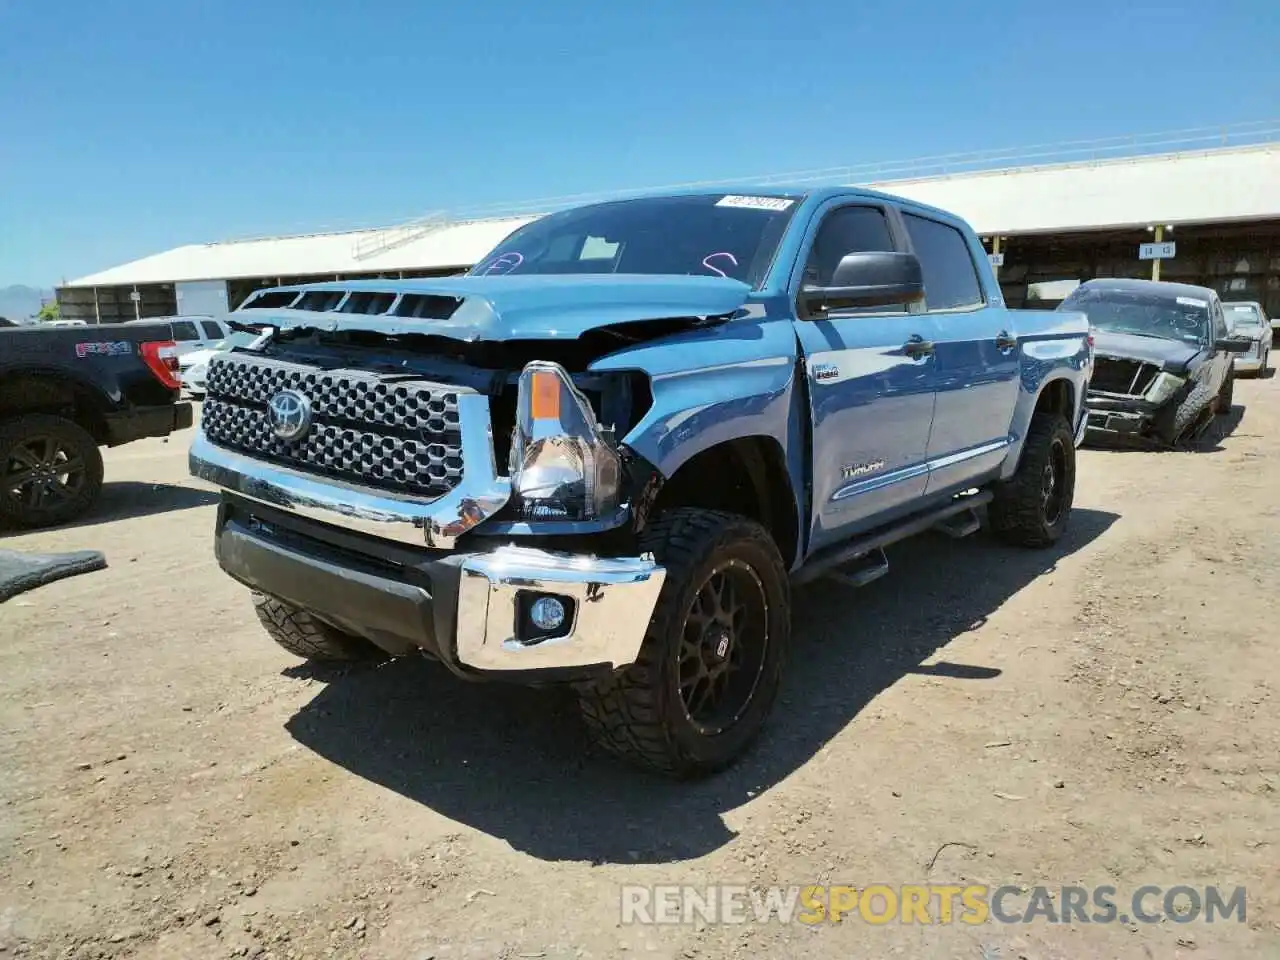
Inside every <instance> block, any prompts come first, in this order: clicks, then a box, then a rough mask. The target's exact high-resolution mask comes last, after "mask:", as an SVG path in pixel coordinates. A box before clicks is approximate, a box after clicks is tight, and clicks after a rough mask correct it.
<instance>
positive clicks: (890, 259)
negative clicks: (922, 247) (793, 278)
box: [801, 250, 924, 314]
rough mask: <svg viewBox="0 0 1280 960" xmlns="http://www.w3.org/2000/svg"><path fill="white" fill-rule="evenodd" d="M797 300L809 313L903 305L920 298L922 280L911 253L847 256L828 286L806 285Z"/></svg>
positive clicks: (922, 289) (918, 267) (916, 261)
mask: <svg viewBox="0 0 1280 960" xmlns="http://www.w3.org/2000/svg"><path fill="white" fill-rule="evenodd" d="M801 298H802V300H803V302H804V306H805V308H806V310H808V312H809V313H811V314H812V313H822V312H824V311H827V310H832V309H839V308H841V307H885V306H891V305H893V306H896V305H905V304H908V303H915V302H916V301H918V300H922V299H924V277H923V275H922V274H921V272H920V261H919V260H918V259H916V256H915V254H912V253H890V252H886V251H879V250H877V251H868V252H865V253H850V254H847V255H846V256H845V257H843V258H842V259H841V261H840V263H839V264H838V265H837V266H836V269H835V272H834V273H833V274H832V276H831V286H829V287H812V286H806V287H805V288H804V289H803V290H802V291H801Z"/></svg>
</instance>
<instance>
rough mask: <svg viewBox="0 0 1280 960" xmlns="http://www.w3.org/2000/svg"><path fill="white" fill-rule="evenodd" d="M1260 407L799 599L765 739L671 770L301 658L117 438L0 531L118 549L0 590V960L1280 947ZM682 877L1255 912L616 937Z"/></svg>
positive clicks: (53, 544)
mask: <svg viewBox="0 0 1280 960" xmlns="http://www.w3.org/2000/svg"><path fill="white" fill-rule="evenodd" d="M1278 398H1280V386H1277V384H1276V383H1275V382H1274V381H1273V380H1271V379H1263V380H1258V381H1241V382H1240V383H1239V384H1238V385H1237V387H1236V403H1237V406H1236V408H1235V410H1234V411H1233V413H1232V415H1231V416H1229V417H1227V418H1224V419H1223V420H1222V421H1220V423H1219V426H1218V428H1217V434H1216V435H1215V436H1214V437H1212V438H1210V439H1208V440H1207V441H1206V443H1205V444H1204V445H1203V449H1201V450H1199V451H1196V452H1179V453H1141V452H1126V451H1094V450H1088V451H1082V453H1081V455H1080V465H1079V470H1080V478H1079V485H1078V488H1077V495H1076V510H1075V514H1074V516H1073V519H1072V528H1071V531H1070V533H1069V535H1068V537H1067V538H1066V539H1065V540H1064V542H1062V543H1061V544H1060V545H1059V546H1057V547H1056V548H1054V549H1051V550H1048V551H1020V550H1014V549H1009V548H1005V547H1001V546H998V545H996V544H995V543H993V542H992V541H991V540H990V539H989V538H987V537H986V536H984V535H978V536H974V537H970V538H968V539H966V540H962V541H952V540H948V539H946V538H944V537H941V536H934V535H929V536H924V537H920V538H917V539H916V540H914V541H911V542H908V543H905V544H902V545H900V546H899V547H897V548H895V549H894V550H892V551H891V553H890V561H891V563H892V567H893V569H892V570H891V572H890V574H889V576H887V577H885V578H883V579H881V580H879V581H877V582H876V583H874V584H872V585H871V586H869V587H867V588H866V589H864V590H861V591H852V590H849V589H847V588H844V587H839V586H835V585H830V584H819V585H817V586H814V587H810V588H806V589H803V590H801V591H798V592H797V594H796V607H797V609H796V615H795V616H796V638H795V648H794V651H793V654H792V658H791V664H790V667H789V672H788V675H787V678H786V680H785V683H784V688H783V694H782V700H781V702H780V704H779V707H778V709H777V711H776V712H775V714H774V716H773V719H772V723H771V726H770V729H769V731H768V733H767V734H766V736H765V737H764V738H763V739H762V740H761V742H760V743H759V744H758V746H757V748H756V749H755V750H754V751H753V752H752V753H751V754H750V755H749V756H747V757H746V758H745V759H744V761H743V762H741V763H740V764H739V765H738V766H736V767H735V768H733V769H732V770H731V771H729V772H727V773H726V774H724V775H722V776H719V777H717V778H715V779H712V780H709V781H705V782H701V783H696V784H683V785H681V784H670V783H666V782H663V781H659V780H655V779H652V778H650V777H647V776H645V775H643V774H640V773H636V772H634V771H632V770H630V769H628V768H626V767H623V766H619V765H617V764H615V763H613V762H611V761H609V760H607V759H605V758H603V757H601V756H600V755H598V754H596V753H595V752H593V751H592V750H591V749H590V748H589V746H588V744H587V742H586V740H585V737H584V734H583V731H582V729H581V726H580V723H579V721H578V718H577V714H576V710H575V708H574V705H573V703H572V701H571V700H570V699H569V698H568V697H566V696H565V695H564V694H563V692H561V691H556V690H543V691H534V690H525V689H520V688H506V687H501V686H492V685H473V684H465V683H462V682H460V681H457V680H455V679H454V678H453V677H452V676H451V675H449V674H448V673H447V672H445V671H444V670H443V669H442V668H440V667H439V666H437V665H433V664H432V663H430V662H426V661H397V662H392V663H390V664H387V665H385V666H382V667H377V668H370V667H355V668H349V669H345V670H320V669H315V668H312V667H309V666H307V665H305V664H303V663H300V662H299V661H297V660H296V659H294V658H292V657H290V656H289V655H288V654H286V653H284V652H283V651H281V650H279V649H278V648H276V647H275V646H274V645H273V644H272V643H270V642H269V641H268V639H267V638H266V636H265V634H264V633H263V632H262V630H261V628H260V627H259V625H258V623H257V620H256V619H255V617H254V616H253V613H252V610H251V607H250V604H249V598H248V595H247V593H246V592H245V590H244V589H243V588H242V587H240V586H239V585H238V584H236V583H234V582H233V581H231V580H230V579H229V578H227V577H226V576H224V575H222V574H221V572H220V571H219V570H218V569H217V567H216V565H215V563H214V560H213V555H212V527H213V521H214V512H215V506H214V504H215V501H216V498H215V496H214V495H213V493H211V492H210V491H209V489H208V488H205V487H203V486H202V485H201V484H199V483H198V482H196V481H194V480H192V479H191V478H189V477H188V476H187V474H186V447H187V444H188V443H189V441H190V436H189V435H180V436H175V437H174V438H172V439H171V440H170V441H168V442H163V441H159V440H157V441H143V442H140V443H137V444H132V445H129V446H126V447H122V448H119V449H116V450H112V451H109V452H108V453H107V484H106V487H105V489H104V495H103V501H102V505H101V507H100V509H99V510H98V511H97V512H96V513H95V515H94V516H93V517H92V518H90V520H89V521H87V522H83V523H80V524H77V525H74V526H70V527H66V528H63V529H59V530H52V531H45V532H40V533H34V534H27V535H22V536H8V537H5V538H4V539H3V541H2V542H3V545H4V546H5V547H9V548H15V549H23V550H33V551H41V552H54V551H61V550H73V549H95V550H102V551H104V552H105V553H106V555H107V558H108V561H109V564H110V565H109V568H108V569H106V570H104V571H101V572H97V573H91V574H87V575H84V576H79V577H75V578H73V579H70V580H65V581H61V582H58V583H54V584H51V585H49V586H46V587H43V588H40V589H39V590H36V591H33V592H30V593H27V594H24V595H22V596H20V597H17V598H15V599H13V600H10V601H9V602H8V603H6V604H4V605H3V606H2V607H0V738H2V739H0V742H2V744H3V746H2V748H0V960H3V958H8V957H47V958H123V957H137V958H155V960H173V958H185V957H192V958H201V960H207V958H221V957H237V956H241V957H258V958H276V960H283V958H311V957H330V956H332V957H379V958H381V957H387V958H407V960H426V958H428V957H435V958H437V960H445V958H453V957H488V958H499V957H500V958H514V957H547V958H562V957H563V958H570V957H593V958H613V957H625V956H652V957H660V958H667V957H670V958H721V957H742V958H748V957H786V958H789V957H806V958H809V957H812V958H851V957H868V958H870V957H876V958H882V957H891V956H903V957H910V958H914V957H962V958H971V960H995V958H999V960H1012V958H1053V957H1059V958H1064V960H1065V958H1071V960H1079V958H1091V957H1099V958H1102V957H1107V958H1115V957H1124V958H1127V957H1143V958H1148V957H1154V958H1166V957H1178V956H1185V957H1215V958H1216V957H1244V956H1251V957H1252V956H1259V955H1265V956H1275V955H1280V875H1278V873H1277V870H1276V863H1277V860H1276V856H1277V846H1276V844H1280V803H1278V802H1277V801H1278V800H1280V794H1278V793H1277V790H1280V735H1278V731H1280V714H1278V713H1277V710H1276V706H1277V689H1276V688H1277V684H1278V683H1280V674H1278V672H1277V667H1276V662H1277V658H1276V653H1277V646H1278V644H1280V640H1278V639H1277V634H1276V629H1275V624H1276V620H1275V613H1274V611H1275V605H1274V601H1273V586H1272V584H1273V579H1274V577H1275V574H1274V573H1273V571H1275V570H1277V569H1280V520H1278V519H1277V513H1276V510H1277V508H1276V494H1275V491H1276V490H1277V489H1278V488H1280V450H1278V448H1277V445H1276V438H1277V437H1280V399H1278ZM679 883H691V884H697V885H706V884H709V883H723V884H748V885H757V886H766V885H769V884H781V885H784V886H789V885H807V884H826V883H832V884H851V885H855V886H857V887H860V888H861V887H866V886H867V885H870V884H877V883H882V884H887V885H890V886H897V885H900V884H957V885H966V884H975V883H985V884H990V885H991V886H993V887H995V886H1000V885H1003V884H1013V885H1017V886H1020V887H1025V888H1028V889H1029V890H1030V889H1031V888H1034V887H1035V886H1037V885H1045V886H1047V887H1049V888H1050V889H1051V890H1060V889H1061V888H1062V886H1064V885H1080V886H1086V887H1093V886H1095V885H1099V884H1107V885H1111V886H1114V887H1115V888H1116V889H1117V891H1118V894H1117V897H1116V899H1117V901H1118V902H1120V904H1121V906H1124V905H1125V904H1126V903H1127V902H1128V901H1127V898H1128V896H1129V895H1130V894H1131V893H1132V892H1133V891H1134V890H1136V889H1137V888H1138V887H1141V886H1142V885H1144V884H1154V885H1158V886H1161V887H1163V888H1166V889H1167V888H1169V887H1172V886H1174V885H1177V884H1187V885H1190V886H1192V887H1198V888H1201V889H1203V888H1204V887H1205V886H1206V885H1215V884H1216V885H1219V886H1222V887H1224V888H1226V889H1227V890H1230V889H1233V888H1235V887H1237V886H1244V887H1246V888H1247V918H1246V921H1245V922H1244V923H1237V922H1234V921H1232V922H1222V921H1221V920H1220V921H1219V922H1217V923H1215V924H1207V923H1205V922H1204V921H1203V919H1196V920H1194V921H1193V922H1189V923H1178V922H1174V921H1173V920H1166V921H1164V922H1161V923H1155V924H1150V925H1145V924H1138V923H1133V922H1131V923H1127V924H1126V923H1119V922H1115V923H1107V924H1103V923H1088V924H1082V923H1073V924H1070V925H1064V924H1054V923H1049V922H1047V921H1045V920H1044V919H1038V920H1035V922H1032V923H1028V924H1015V925H1008V924H1001V923H994V922H990V923H986V924H981V925H968V924H963V923H953V924H950V925H921V924H918V923H915V924H903V923H898V922H894V923H890V924H884V925H873V924H869V923H867V922H865V921H864V920H863V919H862V918H861V917H860V916H859V915H858V914H857V913H856V911H855V913H854V914H852V915H851V916H849V917H846V918H845V920H844V921H843V922H841V923H839V924H833V923H822V924H817V925H811V926H810V925H802V924H794V925H786V926H784V925H781V924H778V923H776V922H773V923H745V924H741V923H739V924H707V923H701V922H699V923H689V924H678V925H668V926H652V925H633V924H623V923H622V922H621V908H620V901H621V896H622V895H621V887H622V886H623V885H624V884H641V885H654V884H679ZM1015 902H1017V901H1016V898H1014V899H1011V900H1010V903H1015ZM1154 903H1155V904H1157V905H1158V898H1157V900H1156V901H1154ZM1010 909H1016V910H1021V906H1015V907H1012V908H1010ZM935 918H936V915H935Z"/></svg>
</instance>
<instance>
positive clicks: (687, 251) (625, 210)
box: [471, 193, 800, 287]
mask: <svg viewBox="0 0 1280 960" xmlns="http://www.w3.org/2000/svg"><path fill="white" fill-rule="evenodd" d="M799 200H800V198H799V197H796V196H794V195H792V196H781V195H770V196H733V195H729V196H726V195H725V194H722V193H717V194H708V195H699V196H683V197H648V198H643V199H638V200H619V201H614V202H610V203H601V204H594V205H592V206H588V207H579V208H577V209H574V210H566V211H564V212H562V213H553V214H551V215H550V216H547V217H543V218H542V219H540V220H535V221H534V222H533V223H530V224H528V225H526V226H524V227H522V228H520V229H519V230H517V231H516V232H515V233H513V234H512V235H511V236H510V237H508V238H507V239H506V240H504V241H503V242H502V243H501V244H500V245H499V246H498V248H497V249H496V250H494V251H493V252H491V253H490V254H489V255H488V256H487V257H485V258H484V259H483V260H481V261H480V263H478V264H477V265H476V266H475V267H474V268H472V270H471V275H472V276H489V275H499V274H501V275H505V274H592V273H594V274H599V273H628V274H660V275H663V274H664V275H680V276H687V275H693V276H706V277H730V278H732V279H734V280H741V281H743V282H744V283H747V284H750V285H751V286H752V287H757V286H759V285H760V283H761V282H762V281H763V280H764V277H765V275H766V274H767V273H768V272H769V266H770V265H771V264H772V263H773V258H774V255H775V254H776V253H777V249H778V244H779V242H780V241H781V240H782V236H783V234H784V233H785V231H786V229H787V223H788V221H789V220H790V219H791V216H792V214H793V213H794V212H795V209H796V207H797V205H798V204H799Z"/></svg>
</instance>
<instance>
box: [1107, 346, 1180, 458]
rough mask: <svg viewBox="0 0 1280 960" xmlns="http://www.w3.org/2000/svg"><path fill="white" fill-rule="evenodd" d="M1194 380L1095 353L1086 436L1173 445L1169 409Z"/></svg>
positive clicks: (1151, 366)
mask: <svg viewBox="0 0 1280 960" xmlns="http://www.w3.org/2000/svg"><path fill="white" fill-rule="evenodd" d="M1192 384H1193V378H1191V377H1188V376H1186V375H1185V374H1182V373H1175V372H1171V371H1169V370H1165V369H1162V367H1161V366H1160V365H1159V364H1155V363H1151V362H1147V361H1142V360H1132V359H1125V358H1120V357H1102V356H1099V357H1096V358H1095V360H1094V370H1093V377H1092V379H1091V380H1090V383H1089V418H1088V427H1087V434H1086V436H1087V437H1088V438H1089V439H1092V440H1095V441H1096V440H1112V441H1124V440H1130V441H1145V442H1148V443H1151V442H1158V443H1171V442H1172V441H1173V438H1172V437H1170V436H1166V434H1167V432H1168V429H1169V424H1170V423H1171V422H1172V413H1173V411H1174V410H1176V408H1177V406H1178V404H1179V403H1180V402H1181V401H1182V400H1183V398H1185V397H1186V395H1187V393H1188V392H1189V391H1190V390H1191V389H1192Z"/></svg>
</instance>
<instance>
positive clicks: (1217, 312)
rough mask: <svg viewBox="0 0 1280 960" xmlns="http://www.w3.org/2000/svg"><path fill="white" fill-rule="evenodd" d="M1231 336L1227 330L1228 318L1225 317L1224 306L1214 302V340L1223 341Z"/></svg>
mask: <svg viewBox="0 0 1280 960" xmlns="http://www.w3.org/2000/svg"><path fill="white" fill-rule="evenodd" d="M1229 336H1231V333H1230V331H1229V330H1228V329H1227V318H1226V317H1225V316H1224V315H1223V312H1222V304H1221V303H1219V302H1217V301H1214V304H1213V338H1214V339H1215V340H1223V339H1226V338H1227V337H1229Z"/></svg>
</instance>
